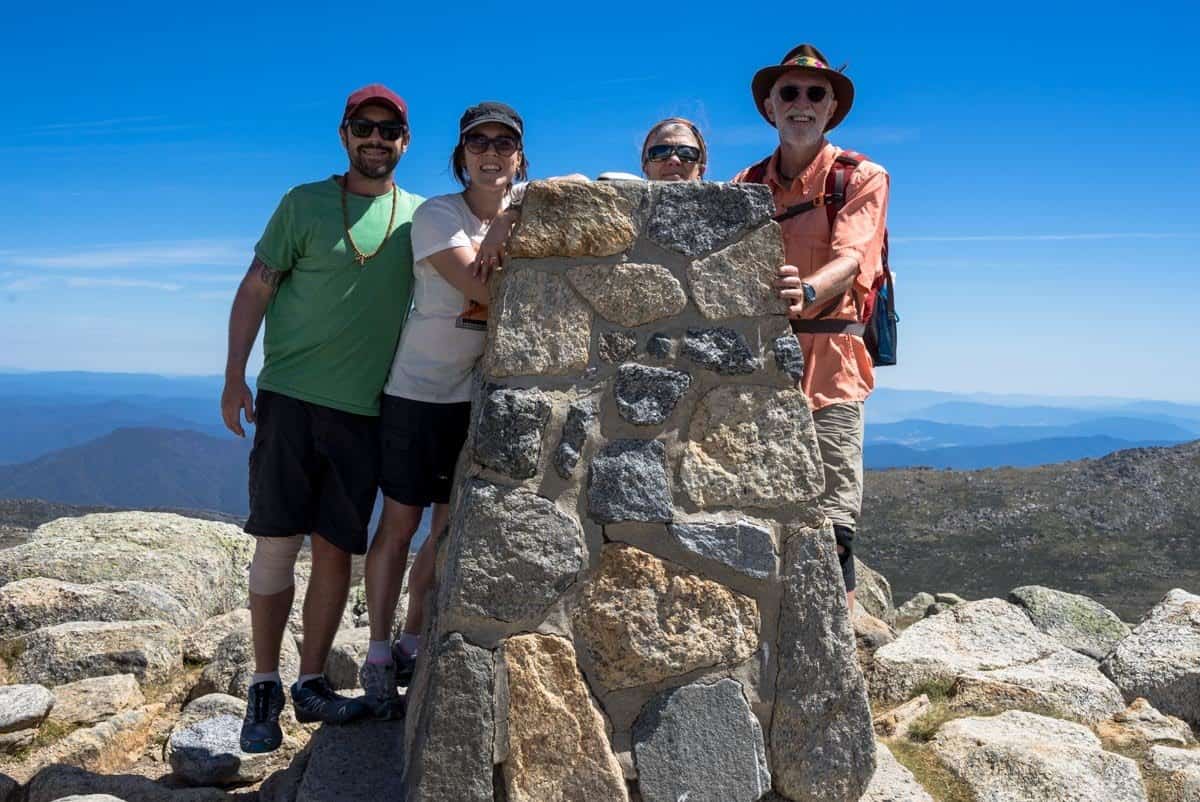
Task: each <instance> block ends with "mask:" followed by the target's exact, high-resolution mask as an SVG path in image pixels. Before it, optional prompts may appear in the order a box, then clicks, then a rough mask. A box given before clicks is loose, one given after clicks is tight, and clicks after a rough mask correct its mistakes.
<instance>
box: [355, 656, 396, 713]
mask: <svg viewBox="0 0 1200 802" xmlns="http://www.w3.org/2000/svg"><path fill="white" fill-rule="evenodd" d="M358 684H359V685H361V686H362V689H363V690H364V691H365V692H366V693H365V694H363V701H364V702H366V703H367V706H368V707H370V708H371V712H372V713H373V714H374V716H375V718H377V719H397V718H404V713H405V708H406V706H405V700H404V697H403V696H401V695H400V694H399V693H398V692H397V691H396V666H395V665H393V664H392V663H363V665H362V668H360V669H359V670H358Z"/></svg>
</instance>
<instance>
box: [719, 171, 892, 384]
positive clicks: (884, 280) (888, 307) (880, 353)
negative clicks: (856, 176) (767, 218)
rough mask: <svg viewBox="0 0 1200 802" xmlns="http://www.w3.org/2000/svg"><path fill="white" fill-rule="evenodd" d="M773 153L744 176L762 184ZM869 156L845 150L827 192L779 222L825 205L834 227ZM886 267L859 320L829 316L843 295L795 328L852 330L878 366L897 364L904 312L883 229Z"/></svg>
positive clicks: (816, 331)
mask: <svg viewBox="0 0 1200 802" xmlns="http://www.w3.org/2000/svg"><path fill="white" fill-rule="evenodd" d="M770 160H771V157H770V156H768V157H767V158H765V159H763V160H762V161H760V162H759V163H758V164H756V165H754V166H753V167H751V168H750V169H749V170H747V171H746V176H745V178H743V179H742V180H743V181H744V182H746V183H750V184H761V183H763V179H765V178H766V176H767V163H768V162H769V161H770ZM866 160H867V157H866V156H864V155H863V154H861V153H856V152H854V151H852V150H843V151H842V152H840V153H839V154H838V155H837V157H836V158H835V159H834V162H833V167H832V168H831V169H830V171H829V175H828V176H827V177H826V178H825V192H824V194H822V195H818V196H817V197H816V198H814V199H812V200H810V201H805V202H804V203H798V204H796V205H795V206H789V207H788V208H786V209H784V210H783V211H781V212H780V213H779V214H777V215H775V217H774V220H775V221H776V222H783V221H784V220H788V219H790V218H792V217H796V216H797V215H801V214H804V213H805V212H811V211H812V210H813V209H818V208H820V207H822V206H823V207H825V215H826V216H827V217H828V218H829V229H830V231H832V230H833V222H834V220H835V219H837V213H838V211H840V210H841V208H842V206H843V205H844V204H845V202H846V187H847V186H848V185H849V183H850V176H851V175H853V173H854V170H855V169H856V168H857V167H858V165H860V164H862V163H863V162H864V161H866ZM882 257H883V270H881V271H880V272H879V275H878V276H876V277H875V281H874V282H872V283H871V289H870V290H868V291H867V293H866V294H865V295H864V296H863V297H862V305H861V306H860V307H859V319H858V320H841V319H837V318H826V317H825V316H826V315H828V314H829V313H831V312H833V311H834V310H835V309H837V308H838V307H839V306H841V302H842V299H841V298H835V299H833V301H831V302H830V303H829V305H828V306H826V307H825V308H824V309H822V310H821V311H820V312H819V313H818V314H817V317H815V318H813V319H810V320H793V321H792V330H793V331H795V332H797V333H802V334H852V335H854V336H856V337H862V338H863V340H864V341H865V342H866V345H867V351H868V352H870V354H871V361H872V362H874V364H875V366H876V367H880V366H883V365H895V364H896V323H897V321H899V320H900V316H899V315H897V314H896V289H895V284H894V282H893V281H892V271H891V269H890V268H889V267H888V235H887V229H884V232H883V251H882Z"/></svg>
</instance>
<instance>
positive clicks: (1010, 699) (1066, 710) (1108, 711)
mask: <svg viewBox="0 0 1200 802" xmlns="http://www.w3.org/2000/svg"><path fill="white" fill-rule="evenodd" d="M954 707H955V708H956V709H960V710H971V711H980V712H998V711H1001V710H1014V709H1015V710H1022V709H1023V710H1030V711H1033V712H1046V713H1049V714H1050V715H1054V716H1056V717H1058V718H1066V719H1071V720H1073V721H1078V722H1080V723H1083V724H1095V723H1097V722H1099V721H1103V720H1104V719H1106V718H1108V717H1109V716H1111V715H1113V714H1114V713H1117V712H1119V711H1120V710H1122V709H1123V708H1124V707H1125V702H1124V700H1123V699H1122V698H1121V692H1120V691H1119V690H1117V686H1115V685H1113V684H1112V682H1110V681H1109V679H1108V677H1106V676H1104V675H1103V674H1101V673H1100V670H1099V668H1097V665H1096V662H1095V661H1094V660H1092V659H1091V658H1088V657H1085V656H1083V655H1082V654H1080V653H1078V652H1073V651H1070V650H1068V649H1063V650H1062V651H1058V652H1054V653H1053V654H1050V655H1047V656H1046V657H1044V658H1042V659H1041V660H1036V661H1034V662H1032V663H1024V664H1022V665H1013V666H1008V667H1006V668H998V669H996V670H994V671H968V672H966V673H964V674H962V675H960V676H959V677H958V680H957V681H956V682H955V684H954Z"/></svg>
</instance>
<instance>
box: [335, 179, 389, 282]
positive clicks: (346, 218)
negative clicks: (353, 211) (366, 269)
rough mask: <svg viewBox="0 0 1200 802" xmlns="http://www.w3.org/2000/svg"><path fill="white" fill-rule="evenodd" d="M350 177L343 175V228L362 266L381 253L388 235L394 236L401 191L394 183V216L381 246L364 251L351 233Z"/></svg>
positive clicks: (355, 257) (355, 256) (355, 259)
mask: <svg viewBox="0 0 1200 802" xmlns="http://www.w3.org/2000/svg"><path fill="white" fill-rule="evenodd" d="M349 178H350V174H349V173H346V174H345V175H344V176H342V228H344V229H345V230H346V242H348V243H350V249H351V250H353V251H354V261H356V262H358V266H359V267H362V266H363V265H365V264H366V263H367V260H368V259H374V258H375V257H376V256H378V255H379V252H380V251H382V250H383V246H384V245H387V241H388V237H390V236H392V226H393V225H395V223H396V197H397V195H398V194H399V193H398V192H397V190H396V185H395V184H392V216H391V217H389V218H388V226H387V231H385V232H384V233H383V241H382V242H380V243H379V247H378V248H376V249H375V251H374V252H373V253H363V252H362V251H360V250H359V249H358V245H357V244H355V242H354V236H353V235H352V234H351V233H350V213H349V212H348V211H346V183H347V181H348V180H349Z"/></svg>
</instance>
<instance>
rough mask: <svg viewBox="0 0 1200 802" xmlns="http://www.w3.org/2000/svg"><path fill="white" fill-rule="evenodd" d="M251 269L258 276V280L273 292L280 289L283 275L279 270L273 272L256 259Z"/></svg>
mask: <svg viewBox="0 0 1200 802" xmlns="http://www.w3.org/2000/svg"><path fill="white" fill-rule="evenodd" d="M250 269H251V270H252V271H254V272H255V273H257V274H258V278H259V280H260V281H262V283H263V284H266V285H267V286H268V287H270V288H271V292H275V290H277V289H279V282H281V281H283V273H281V272H280V271H278V270H272V269H271V268H269V267H267V265H266V263H264V262H263V261H262V260H261V259H258V258H255V260H254V262H253V263H252V264H251V265H250Z"/></svg>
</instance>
